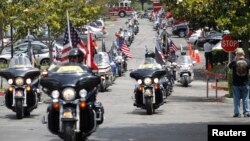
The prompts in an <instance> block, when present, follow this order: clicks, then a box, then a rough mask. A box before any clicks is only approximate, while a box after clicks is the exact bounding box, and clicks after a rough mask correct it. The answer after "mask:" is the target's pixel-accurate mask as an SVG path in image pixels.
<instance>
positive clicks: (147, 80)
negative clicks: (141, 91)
mask: <svg viewBox="0 0 250 141" xmlns="http://www.w3.org/2000/svg"><path fill="white" fill-rule="evenodd" d="M143 82H144V84H145V85H150V84H152V80H151V78H145V79H144V81H143Z"/></svg>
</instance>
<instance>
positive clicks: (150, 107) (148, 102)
mask: <svg viewBox="0 0 250 141" xmlns="http://www.w3.org/2000/svg"><path fill="white" fill-rule="evenodd" d="M145 100H146V101H145V106H146V110H147V114H148V115H152V114H153V112H154V109H153V103H152V98H151V97H148V98H146V99H145Z"/></svg>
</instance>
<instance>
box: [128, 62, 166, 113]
mask: <svg viewBox="0 0 250 141" xmlns="http://www.w3.org/2000/svg"><path fill="white" fill-rule="evenodd" d="M151 59H152V58H151ZM152 62H153V63H156V62H155V61H152ZM148 66H150V67H148ZM166 73H167V72H166V70H164V69H162V68H154V67H151V64H146V67H144V68H139V69H137V70H134V71H132V72H131V73H130V77H131V78H133V79H135V80H136V81H137V84H136V88H135V91H134V92H135V103H134V106H137V107H140V108H142V109H146V111H147V114H148V115H152V114H153V113H154V111H155V109H157V108H159V107H160V106H161V105H163V104H164V103H165V99H166V98H167V91H166V89H165V87H164V83H166V80H165V79H166V77H165V75H166Z"/></svg>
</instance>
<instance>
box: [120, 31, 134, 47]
mask: <svg viewBox="0 0 250 141" xmlns="http://www.w3.org/2000/svg"><path fill="white" fill-rule="evenodd" d="M122 37H123V38H124V40H125V42H126V44H127V46H130V45H131V44H132V42H133V33H132V31H131V30H128V29H124V30H123V33H122Z"/></svg>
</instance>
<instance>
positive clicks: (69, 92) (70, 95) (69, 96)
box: [62, 88, 76, 101]
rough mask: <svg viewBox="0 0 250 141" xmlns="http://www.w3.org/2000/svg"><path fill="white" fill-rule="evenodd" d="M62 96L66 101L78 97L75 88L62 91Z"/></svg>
mask: <svg viewBox="0 0 250 141" xmlns="http://www.w3.org/2000/svg"><path fill="white" fill-rule="evenodd" d="M62 96H63V99H64V100H67V101H71V100H74V99H75V97H76V91H75V90H74V89H73V88H65V89H64V90H63V91H62Z"/></svg>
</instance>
